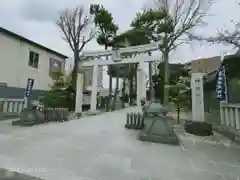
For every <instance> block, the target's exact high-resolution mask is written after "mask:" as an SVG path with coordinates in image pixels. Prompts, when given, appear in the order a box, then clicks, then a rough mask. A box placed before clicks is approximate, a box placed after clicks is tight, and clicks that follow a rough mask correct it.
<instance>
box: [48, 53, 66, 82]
mask: <svg viewBox="0 0 240 180" xmlns="http://www.w3.org/2000/svg"><path fill="white" fill-rule="evenodd" d="M62 74H63V70H62V62H61V61H59V60H57V59H54V58H52V57H50V58H49V76H50V77H51V78H53V79H55V78H56V76H60V75H62Z"/></svg>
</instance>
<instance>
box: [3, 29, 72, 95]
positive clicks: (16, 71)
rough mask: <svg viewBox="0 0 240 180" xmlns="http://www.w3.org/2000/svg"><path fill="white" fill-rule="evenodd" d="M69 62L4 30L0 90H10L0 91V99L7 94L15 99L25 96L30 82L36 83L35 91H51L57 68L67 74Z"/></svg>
mask: <svg viewBox="0 0 240 180" xmlns="http://www.w3.org/2000/svg"><path fill="white" fill-rule="evenodd" d="M66 58H67V56H65V55H63V54H61V53H59V52H56V51H54V50H51V49H49V48H47V47H45V46H42V45H40V44H37V43H36V42H33V41H31V40H29V39H26V38H24V37H22V36H20V35H18V34H15V33H13V32H11V31H9V30H7V29H4V28H2V27H0V87H1V86H3V85H4V86H5V87H6V88H5V90H3V89H1V88H0V98H1V97H3V96H4V95H3V94H5V95H6V94H7V95H6V96H11V97H13V96H14V97H15V96H17V95H16V94H21V95H23V94H22V91H23V92H24V89H25V88H26V85H27V79H28V78H33V79H34V80H35V82H34V86H33V89H34V90H48V89H49V85H51V84H52V78H51V76H52V70H54V69H56V68H57V69H58V70H60V71H62V72H64V70H65V59H66ZM13 89H14V90H13ZM9 91H11V92H9ZM9 93H12V94H10V95H9ZM14 94H15V95H14Z"/></svg>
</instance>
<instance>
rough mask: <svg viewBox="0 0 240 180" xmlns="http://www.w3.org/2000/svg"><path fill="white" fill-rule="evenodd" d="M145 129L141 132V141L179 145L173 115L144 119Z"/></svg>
mask: <svg viewBox="0 0 240 180" xmlns="http://www.w3.org/2000/svg"><path fill="white" fill-rule="evenodd" d="M144 124H145V126H144V129H143V130H142V131H141V132H140V134H139V139H140V140H141V141H150V142H156V143H163V144H171V145H178V144H179V140H178V138H177V136H176V134H175V132H174V130H173V122H172V118H171V117H155V118H151V119H145V120H144Z"/></svg>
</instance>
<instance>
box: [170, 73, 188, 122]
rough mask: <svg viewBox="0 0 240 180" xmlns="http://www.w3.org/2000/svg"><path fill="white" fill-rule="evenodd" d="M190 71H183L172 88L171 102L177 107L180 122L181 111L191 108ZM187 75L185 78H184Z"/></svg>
mask: <svg viewBox="0 0 240 180" xmlns="http://www.w3.org/2000/svg"><path fill="white" fill-rule="evenodd" d="M188 72H189V69H186V68H183V69H181V71H180V73H179V76H178V78H177V81H176V82H175V84H174V85H171V86H170V87H169V88H170V101H171V102H172V103H173V104H174V105H175V108H176V111H177V117H178V120H179V116H180V111H181V110H183V109H184V108H186V109H187V108H189V107H190V106H191V88H190V81H191V78H190V75H189V74H188ZM182 75H185V76H182Z"/></svg>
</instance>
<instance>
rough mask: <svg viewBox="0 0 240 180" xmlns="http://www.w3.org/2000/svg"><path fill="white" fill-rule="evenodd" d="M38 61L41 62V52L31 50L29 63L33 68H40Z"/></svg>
mask: <svg viewBox="0 0 240 180" xmlns="http://www.w3.org/2000/svg"><path fill="white" fill-rule="evenodd" d="M38 63H39V54H38V53H36V52H34V51H30V52H29V61H28V65H29V66H31V67H33V68H38Z"/></svg>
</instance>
